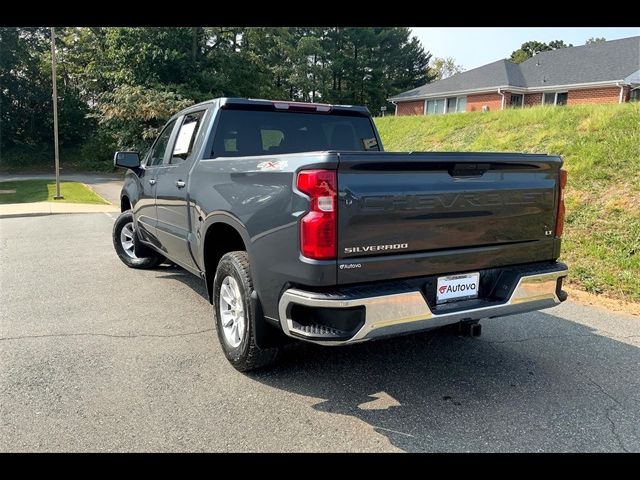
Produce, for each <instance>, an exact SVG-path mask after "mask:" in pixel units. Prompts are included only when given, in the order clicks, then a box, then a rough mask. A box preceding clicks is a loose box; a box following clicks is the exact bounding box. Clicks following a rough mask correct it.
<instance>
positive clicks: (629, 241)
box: [376, 103, 640, 302]
mask: <svg viewBox="0 0 640 480" xmlns="http://www.w3.org/2000/svg"><path fill="white" fill-rule="evenodd" d="M376 125H377V126H378V129H379V130H380V135H381V137H382V141H383V143H384V147H385V150H387V151H412V150H413V151H456V150H460V151H494V152H527V153H550V154H558V155H561V156H562V157H563V159H564V162H565V167H564V168H566V169H567V171H568V173H569V181H568V186H567V192H566V195H567V196H566V205H567V220H566V225H565V232H564V240H563V248H562V260H564V261H566V262H567V263H568V264H569V267H570V283H571V284H573V285H574V286H577V287H579V288H582V289H584V290H586V291H588V292H591V293H599V294H603V295H606V296H609V297H613V298H621V299H624V300H629V301H634V302H640V103H635V104H634V103H632V104H623V105H589V106H576V107H564V108H563V107H535V108H527V109H513V110H505V111H499V112H489V113H481V112H477V113H459V114H448V115H438V116H429V117H424V116H419V117H384V118H377V119H376Z"/></svg>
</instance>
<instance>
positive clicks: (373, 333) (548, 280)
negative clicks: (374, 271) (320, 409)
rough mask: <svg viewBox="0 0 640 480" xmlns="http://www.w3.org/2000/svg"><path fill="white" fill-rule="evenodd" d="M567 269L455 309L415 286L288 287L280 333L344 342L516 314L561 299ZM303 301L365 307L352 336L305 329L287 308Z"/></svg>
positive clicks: (324, 305) (536, 276) (325, 342)
mask: <svg viewBox="0 0 640 480" xmlns="http://www.w3.org/2000/svg"><path fill="white" fill-rule="evenodd" d="M567 273H568V270H567V269H566V268H562V269H560V270H558V269H555V270H554V271H550V272H543V273H536V274H533V275H523V276H521V277H520V279H519V280H518V283H517V285H516V287H515V289H514V290H513V292H512V294H511V296H510V297H509V298H508V300H506V301H504V302H502V303H499V304H492V305H490V306H485V307H479V308H471V309H468V310H456V311H453V312H450V313H440V314H436V313H434V312H432V310H431V309H430V308H429V305H428V303H427V301H426V300H425V298H424V296H423V294H422V292H421V291H420V290H418V289H415V290H410V291H405V292H401V293H394V294H386V295H372V296H366V295H363V296H358V297H353V296H344V297H343V296H341V295H340V294H335V293H332V294H326V293H316V292H309V291H305V290H299V289H293V288H292V289H289V290H286V291H285V292H284V294H283V295H282V297H281V298H280V303H279V314H280V324H281V326H282V329H283V330H284V333H285V334H287V335H289V336H291V337H294V338H298V339H301V340H306V341H310V342H314V343H319V344H323V345H345V344H350V343H356V342H362V341H366V340H370V339H372V338H375V337H381V336H391V335H397V334H403V333H409V332H414V331H419V330H430V329H432V328H437V327H442V326H445V325H449V324H453V323H458V322H460V321H462V320H479V319H481V318H489V317H502V316H506V315H513V314H515V313H523V312H529V311H532V310H541V309H543V308H549V307H554V306H556V305H558V304H560V303H561V302H562V301H563V300H564V298H563V299H560V298H559V297H558V293H557V291H558V289H557V285H558V279H559V278H563V277H566V276H567ZM293 305H303V306H305V307H311V308H314V307H317V308H334V309H335V308H340V309H341V308H352V307H360V306H363V307H364V308H365V320H364V324H363V325H362V326H361V327H360V328H359V329H358V330H357V331H356V332H355V333H354V334H353V335H351V336H350V338H346V339H345V338H339V339H332V338H331V336H332V332H331V329H330V328H329V329H323V328H322V327H320V328H316V329H311V330H313V331H309V330H310V329H309V328H307V329H305V328H303V327H301V326H300V325H299V324H297V323H296V322H295V321H294V320H293V319H292V318H291V315H290V313H291V307H292V306H293Z"/></svg>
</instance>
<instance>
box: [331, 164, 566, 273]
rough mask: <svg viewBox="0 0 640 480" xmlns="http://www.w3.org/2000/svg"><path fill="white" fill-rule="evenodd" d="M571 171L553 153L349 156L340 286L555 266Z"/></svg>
mask: <svg viewBox="0 0 640 480" xmlns="http://www.w3.org/2000/svg"><path fill="white" fill-rule="evenodd" d="M561 164H562V160H561V159H560V158H559V157H551V156H547V155H523V154H503V153H468V154H465V153H411V154H408V153H405V154H402V153H382V152H381V153H370V152H366V153H349V154H346V153H341V154H340V159H339V167H338V191H339V199H338V282H339V283H357V282H364V281H374V280H377V279H383V278H387V279H388V278H401V277H410V276H419V275H429V274H436V273H455V272H461V271H470V270H477V269H481V268H489V267H497V266H501V265H512V264H518V263H528V262H535V261H542V260H551V259H553V258H554V255H556V250H557V249H558V248H559V240H558V239H555V237H554V227H555V217H556V211H557V179H558V170H559V168H560V166H561Z"/></svg>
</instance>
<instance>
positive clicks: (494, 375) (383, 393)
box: [158, 264, 640, 452]
mask: <svg viewBox="0 0 640 480" xmlns="http://www.w3.org/2000/svg"><path fill="white" fill-rule="evenodd" d="M158 274H159V275H158V278H163V279H170V280H177V281H180V282H182V283H184V284H185V285H187V286H189V287H190V288H192V289H193V290H195V291H196V292H197V293H198V294H199V295H200V296H201V297H202V298H203V299H204V300H205V301H207V302H208V297H207V292H206V288H205V285H204V282H203V281H201V280H200V279H198V278H197V277H195V276H193V275H191V274H189V273H187V272H185V271H184V270H182V269H181V268H179V267H176V266H174V265H166V264H165V265H163V266H162V267H160V268H159V271H158ZM481 323H482V325H483V336H481V337H479V338H470V337H463V336H459V335H457V334H456V333H455V332H454V331H453V329H440V330H434V331H431V332H425V333H419V334H415V335H408V336H404V337H398V338H391V339H385V340H379V341H374V342H368V343H363V344H358V345H352V346H348V347H320V346H317V345H313V344H305V343H299V342H296V343H294V344H292V345H289V346H287V347H286V348H285V349H284V351H283V353H282V356H281V358H280V361H279V362H278V363H277V364H276V365H275V366H273V367H271V368H270V369H267V370H263V371H257V372H252V373H249V374H248V377H249V378H251V379H253V380H255V381H258V382H261V383H263V384H266V385H268V386H271V387H274V388H278V389H280V390H283V391H287V392H292V393H294V394H298V395H301V396H304V397H311V398H312V399H317V401H316V403H314V404H313V407H312V408H314V409H315V410H317V411H319V412H324V413H327V414H339V415H345V416H349V417H355V418H357V419H359V420H361V421H363V422H366V423H367V424H368V425H370V426H371V427H372V429H373V430H374V431H375V432H377V433H379V434H381V435H384V437H386V439H388V441H389V443H390V444H391V445H393V446H394V447H396V448H398V449H400V450H403V451H407V452H423V451H640V428H638V425H640V375H638V371H639V367H640V348H638V347H636V346H633V345H631V344H629V343H625V340H624V339H623V338H620V339H618V340H616V339H614V338H610V337H607V336H603V335H601V334H599V333H597V332H596V331H595V330H593V329H592V328H589V327H587V326H586V325H583V324H580V323H576V322H572V321H569V320H566V319H564V318H561V317H558V316H555V315H551V314H548V313H543V312H532V313H528V314H524V315H516V316H511V317H504V318H497V319H490V320H484V321H483V322H481ZM214 335H215V334H214ZM220 361H224V358H220ZM312 401H313V400H312ZM300 408H306V407H305V403H301V406H300Z"/></svg>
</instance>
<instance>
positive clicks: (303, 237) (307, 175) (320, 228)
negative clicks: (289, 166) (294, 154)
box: [297, 170, 338, 260]
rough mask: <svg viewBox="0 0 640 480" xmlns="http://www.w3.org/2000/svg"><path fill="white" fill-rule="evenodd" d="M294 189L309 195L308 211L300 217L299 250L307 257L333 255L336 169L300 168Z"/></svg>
mask: <svg viewBox="0 0 640 480" xmlns="http://www.w3.org/2000/svg"><path fill="white" fill-rule="evenodd" d="M297 186H298V190H300V191H301V192H302V193H305V194H307V195H309V199H310V205H309V213H307V214H306V215H304V216H303V217H302V218H301V219H300V252H301V253H302V255H304V256H305V257H307V258H313V259H315V260H329V259H334V258H336V231H337V226H336V223H337V218H338V217H337V215H336V208H337V206H336V199H337V195H336V190H337V188H336V172H335V171H334V170H302V171H301V172H299V173H298V179H297Z"/></svg>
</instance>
